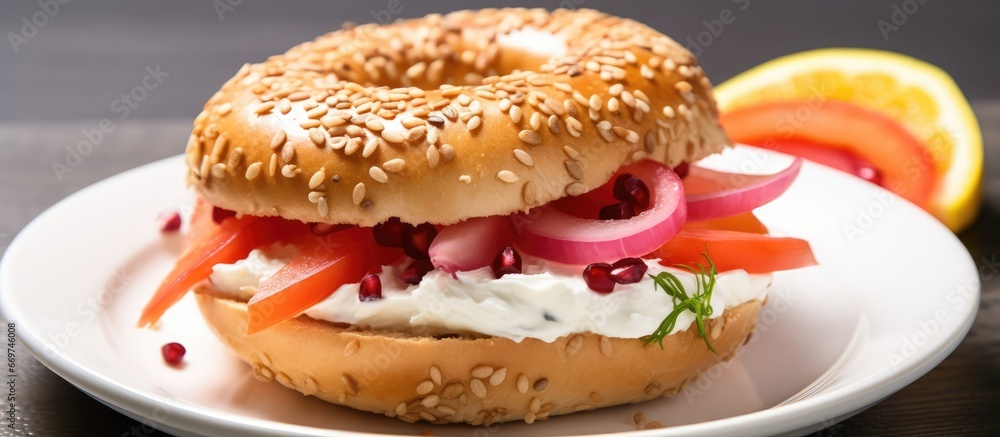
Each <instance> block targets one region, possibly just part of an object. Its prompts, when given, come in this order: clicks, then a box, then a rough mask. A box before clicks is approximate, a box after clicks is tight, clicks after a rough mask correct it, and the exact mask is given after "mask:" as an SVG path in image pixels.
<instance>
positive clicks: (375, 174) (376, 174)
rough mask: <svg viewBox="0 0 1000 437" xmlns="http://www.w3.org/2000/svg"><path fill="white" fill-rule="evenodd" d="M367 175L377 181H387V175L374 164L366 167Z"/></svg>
mask: <svg viewBox="0 0 1000 437" xmlns="http://www.w3.org/2000/svg"><path fill="white" fill-rule="evenodd" d="M368 175H369V176H371V177H372V179H375V180H376V181H377V182H380V183H383V184H384V183H386V182H388V181H389V176H388V175H386V174H385V171H383V170H382V169H381V168H378V167H376V166H372V167H371V168H369V169H368Z"/></svg>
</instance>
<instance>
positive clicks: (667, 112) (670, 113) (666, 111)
mask: <svg viewBox="0 0 1000 437" xmlns="http://www.w3.org/2000/svg"><path fill="white" fill-rule="evenodd" d="M663 115H664V116H665V117H667V118H674V115H676V113H675V112H674V108H673V107H672V106H669V105H668V106H664V107H663Z"/></svg>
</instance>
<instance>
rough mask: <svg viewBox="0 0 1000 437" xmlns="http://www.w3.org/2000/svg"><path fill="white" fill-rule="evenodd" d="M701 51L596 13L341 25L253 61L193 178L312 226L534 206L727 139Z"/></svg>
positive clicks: (214, 108)
mask: <svg viewBox="0 0 1000 437" xmlns="http://www.w3.org/2000/svg"><path fill="white" fill-rule="evenodd" d="M716 116H717V111H716V107H715V101H714V99H713V97H712V92H711V84H710V83H709V81H708V79H707V78H706V77H705V74H704V72H703V71H702V69H701V68H700V67H699V66H697V61H696V59H695V57H694V56H693V55H692V54H691V53H690V52H688V51H687V50H685V49H684V48H683V47H681V46H680V45H679V44H677V43H676V42H675V41H674V40H672V39H670V38H668V37H667V36H665V35H662V34H660V33H659V32H656V31H655V30H653V29H651V28H649V27H647V26H645V25H642V24H640V23H637V22H635V21H632V20H628V19H622V18H618V17H613V16H609V15H605V14H602V13H599V12H596V11H592V10H575V11H568V10H556V11H554V12H552V13H549V12H548V11H545V10H541V9H532V10H525V9H500V10H497V9H488V10H482V11H461V12H455V13H450V14H447V15H443V16H442V15H430V16H427V17H424V18H421V19H414V20H405V21H398V22H396V23H393V24H389V25H385V26H380V25H375V24H369V25H362V26H357V27H353V28H348V29H344V30H340V31H336V32H333V33H330V34H327V35H324V36H321V37H319V38H317V39H316V40H314V41H312V42H307V43H303V44H301V45H298V46H296V47H293V48H292V49H291V50H289V51H288V52H287V53H285V54H283V55H278V56H273V57H271V58H269V59H268V60H267V61H265V62H263V63H260V64H252V65H251V64H248V65H245V66H244V67H243V68H242V69H240V71H239V72H238V73H237V74H236V76H235V77H233V78H232V79H230V80H229V81H228V82H226V84H225V85H223V87H222V89H221V90H220V91H219V92H218V93H216V94H215V95H214V96H212V98H211V99H210V100H209V101H208V103H206V105H205V109H204V111H203V112H202V113H201V114H200V115H199V116H198V117H197V118H196V119H195V123H194V130H193V132H192V134H191V136H190V139H189V142H188V145H187V152H186V158H187V164H188V167H189V173H188V180H189V183H191V184H192V185H194V186H196V187H197V189H198V191H200V193H201V195H202V196H204V197H205V198H206V199H207V200H208V201H209V202H211V203H212V204H215V205H217V206H220V207H223V208H226V209H231V210H234V211H237V212H239V213H244V214H251V215H278V216H281V217H284V218H286V219H294V220H300V221H303V222H325V223H337V224H356V225H361V226H371V225H374V224H377V223H380V222H382V221H385V220H386V219H388V218H390V217H399V218H400V219H402V220H403V221H404V222H408V223H423V222H430V223H435V224H443V225H446V224H451V223H455V222H458V221H462V220H465V219H467V218H471V217H483V216H491V215H507V214H511V213H514V212H517V211H525V210H528V209H530V208H532V207H535V206H539V205H542V204H545V203H548V202H550V201H553V200H555V199H559V198H561V197H564V196H574V195H579V194H582V193H585V192H587V191H589V190H591V189H594V188H596V187H598V186H600V185H602V184H604V183H605V182H607V181H608V180H609V179H610V178H611V176H612V175H613V174H614V172H615V171H617V170H618V168H619V167H621V166H622V165H626V164H629V163H631V162H634V161H638V160H641V159H645V158H650V159H655V160H657V161H660V162H663V163H666V164H667V165H669V166H671V167H673V166H675V165H677V164H679V163H681V162H682V161H691V160H696V159H699V158H701V157H703V156H705V155H708V154H710V153H714V152H717V151H719V150H720V149H721V148H722V147H724V146H726V145H728V144H729V140H728V138H727V137H726V135H725V133H724V132H723V130H722V129H721V127H720V126H719V125H718V122H717V119H716Z"/></svg>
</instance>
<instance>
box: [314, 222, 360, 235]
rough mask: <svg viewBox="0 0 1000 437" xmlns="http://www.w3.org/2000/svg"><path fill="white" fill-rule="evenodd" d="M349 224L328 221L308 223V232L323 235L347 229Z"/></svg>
mask: <svg viewBox="0 0 1000 437" xmlns="http://www.w3.org/2000/svg"><path fill="white" fill-rule="evenodd" d="M349 227H351V225H332V224H329V223H309V232H312V233H313V235H315V236H317V237H322V236H325V235H330V234H332V233H334V232H337V231H340V230H343V229H347V228H349Z"/></svg>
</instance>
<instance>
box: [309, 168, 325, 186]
mask: <svg viewBox="0 0 1000 437" xmlns="http://www.w3.org/2000/svg"><path fill="white" fill-rule="evenodd" d="M324 181H326V172H324V171H323V170H320V171H317V172H316V173H313V175H312V177H311V178H309V189H315V188H316V187H318V186H320V185H323V182H324Z"/></svg>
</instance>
